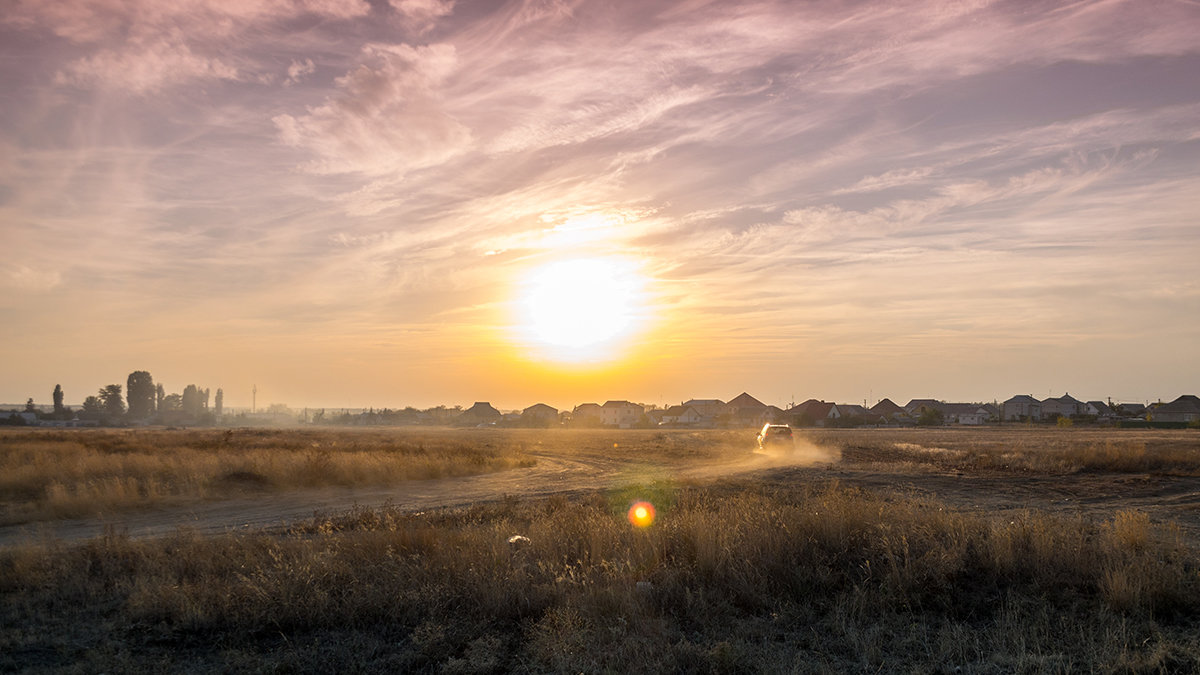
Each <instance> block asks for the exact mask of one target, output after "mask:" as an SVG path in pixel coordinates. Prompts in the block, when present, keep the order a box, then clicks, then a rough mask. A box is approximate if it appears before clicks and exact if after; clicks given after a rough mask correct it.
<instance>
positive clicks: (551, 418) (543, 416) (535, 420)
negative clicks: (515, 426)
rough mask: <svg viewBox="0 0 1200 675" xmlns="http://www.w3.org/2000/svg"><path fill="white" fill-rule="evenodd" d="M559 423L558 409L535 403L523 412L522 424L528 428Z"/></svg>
mask: <svg viewBox="0 0 1200 675" xmlns="http://www.w3.org/2000/svg"><path fill="white" fill-rule="evenodd" d="M557 422H558V408H554V407H551V406H548V405H546V404H545V403H535V404H533V405H531V406H529V407H528V408H526V409H524V410H522V411H521V423H522V424H525V425H528V426H536V427H544V426H550V425H551V424H556V423H557Z"/></svg>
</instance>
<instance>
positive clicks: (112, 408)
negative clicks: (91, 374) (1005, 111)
mask: <svg viewBox="0 0 1200 675" xmlns="http://www.w3.org/2000/svg"><path fill="white" fill-rule="evenodd" d="M100 401H101V402H103V403H104V412H105V413H106V414H107V415H108V416H109V417H120V416H121V415H124V414H125V401H124V399H122V398H121V385H119V384H110V385H108V386H107V387H101V389H100Z"/></svg>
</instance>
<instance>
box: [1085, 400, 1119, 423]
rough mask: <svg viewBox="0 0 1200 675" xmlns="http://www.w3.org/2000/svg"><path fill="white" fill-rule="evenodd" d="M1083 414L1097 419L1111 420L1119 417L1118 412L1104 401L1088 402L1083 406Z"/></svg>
mask: <svg viewBox="0 0 1200 675" xmlns="http://www.w3.org/2000/svg"><path fill="white" fill-rule="evenodd" d="M1083 414H1084V415H1091V416H1093V417H1095V418H1097V419H1111V418H1113V417H1116V416H1117V414H1116V412H1114V411H1113V409H1112V408H1111V407H1109V405H1108V404H1107V403H1105V402H1104V401H1088V402H1087V403H1085V404H1084V405H1083Z"/></svg>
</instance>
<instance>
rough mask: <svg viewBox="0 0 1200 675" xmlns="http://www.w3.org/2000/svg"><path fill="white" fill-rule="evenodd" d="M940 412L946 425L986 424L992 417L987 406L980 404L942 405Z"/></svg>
mask: <svg viewBox="0 0 1200 675" xmlns="http://www.w3.org/2000/svg"><path fill="white" fill-rule="evenodd" d="M941 411H942V414H943V415H944V416H945V417H944V419H945V422H946V424H965V425H969V426H976V425H980V424H986V423H987V421H988V419H990V418H991V416H992V411H991V410H990V409H989V406H986V405H983V404H981V403H943V404H941Z"/></svg>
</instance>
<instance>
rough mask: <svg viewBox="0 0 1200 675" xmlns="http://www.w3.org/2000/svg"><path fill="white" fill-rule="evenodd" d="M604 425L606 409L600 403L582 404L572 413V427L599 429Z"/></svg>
mask: <svg viewBox="0 0 1200 675" xmlns="http://www.w3.org/2000/svg"><path fill="white" fill-rule="evenodd" d="M601 424H604V408H602V407H600V404H599V403H581V404H579V405H577V406H575V409H574V410H572V411H571V425H572V426H577V427H598V426H600V425H601Z"/></svg>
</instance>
